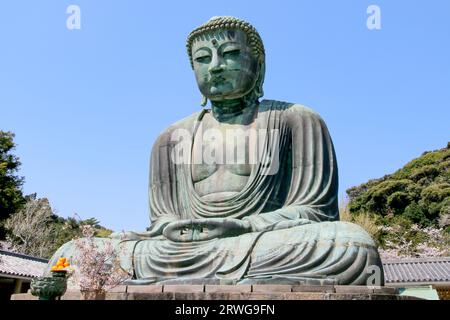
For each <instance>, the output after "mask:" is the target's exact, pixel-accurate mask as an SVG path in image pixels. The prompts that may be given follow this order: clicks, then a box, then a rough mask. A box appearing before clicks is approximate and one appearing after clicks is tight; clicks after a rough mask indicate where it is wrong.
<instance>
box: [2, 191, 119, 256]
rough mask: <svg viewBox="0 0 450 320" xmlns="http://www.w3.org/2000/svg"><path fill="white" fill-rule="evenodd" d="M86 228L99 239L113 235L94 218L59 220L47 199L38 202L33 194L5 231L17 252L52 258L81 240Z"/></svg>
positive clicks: (28, 197)
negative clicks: (72, 242) (91, 230)
mask: <svg viewBox="0 0 450 320" xmlns="http://www.w3.org/2000/svg"><path fill="white" fill-rule="evenodd" d="M86 225H90V226H92V228H93V230H94V232H95V236H97V237H107V236H108V235H110V234H111V232H112V231H111V230H108V229H105V228H103V227H102V226H100V224H99V221H98V220H97V219H95V218H89V219H85V220H82V219H81V218H80V217H79V216H78V215H75V217H69V218H63V217H60V216H58V215H56V214H55V213H54V212H53V210H52V208H51V206H50V203H49V201H48V199H46V198H42V199H37V198H36V194H33V195H30V196H27V202H26V204H25V205H24V206H23V208H22V209H21V210H19V211H18V212H17V213H15V214H13V215H11V217H10V218H9V219H8V220H7V221H6V223H5V228H6V231H7V242H8V244H9V246H10V247H11V248H12V249H13V250H14V251H17V252H20V253H24V254H29V255H32V256H38V257H44V258H50V257H51V256H52V255H53V253H54V252H55V251H56V250H57V249H58V248H59V247H60V246H62V245H63V244H64V243H66V242H69V241H71V240H72V239H74V238H79V237H80V236H82V227H83V226H86Z"/></svg>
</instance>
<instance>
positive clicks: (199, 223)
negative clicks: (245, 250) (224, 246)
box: [163, 218, 251, 242]
mask: <svg viewBox="0 0 450 320" xmlns="http://www.w3.org/2000/svg"><path fill="white" fill-rule="evenodd" d="M248 232H251V226H250V223H249V222H248V221H242V220H239V219H228V218H204V219H195V220H180V221H175V222H171V223H169V224H168V225H167V226H166V228H165V229H164V231H163V235H164V236H165V237H166V238H167V239H169V240H172V241H176V242H192V241H205V240H211V239H216V238H226V237H235V236H238V235H241V234H244V233H248Z"/></svg>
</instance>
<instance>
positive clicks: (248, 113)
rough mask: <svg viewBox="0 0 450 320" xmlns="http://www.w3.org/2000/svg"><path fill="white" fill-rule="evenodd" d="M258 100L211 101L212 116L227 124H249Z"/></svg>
mask: <svg viewBox="0 0 450 320" xmlns="http://www.w3.org/2000/svg"><path fill="white" fill-rule="evenodd" d="M258 105H259V101H258V100H255V101H248V100H246V99H236V100H224V101H211V110H212V114H213V117H214V118H215V119H216V120H217V121H219V122H226V123H229V124H249V123H251V122H252V120H253V118H254V115H255V111H256V110H257V109H258Z"/></svg>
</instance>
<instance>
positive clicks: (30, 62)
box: [0, 0, 450, 230]
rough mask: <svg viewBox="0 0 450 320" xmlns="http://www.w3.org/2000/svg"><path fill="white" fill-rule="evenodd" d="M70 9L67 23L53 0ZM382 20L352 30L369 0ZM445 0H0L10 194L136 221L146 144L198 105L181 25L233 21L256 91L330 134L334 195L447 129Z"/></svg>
mask: <svg viewBox="0 0 450 320" xmlns="http://www.w3.org/2000/svg"><path fill="white" fill-rule="evenodd" d="M70 4H77V5H79V6H80V8H81V30H68V29H67V28H66V19H67V17H68V15H67V14H66V8H67V6H69V5H70ZM371 4H376V5H378V6H379V7H380V8H381V19H382V29H381V30H376V31H370V30H368V29H367V27H366V19H367V16H368V15H367V13H366V9H367V7H368V6H369V5H371ZM449 12H450V1H448V0H427V1H425V0H417V1H406V0H403V1H400V0H396V1H392V0H389V1H388V0H385V1H381V0H372V1H365V0H345V1H344V0H341V1H335V0H329V1H324V0H320V1H318V0H314V1H313V0H310V1H299V0H295V1H294V0H293V1H282V0H277V1H258V2H254V1H242V0H239V1H233V0H227V1H194V0H190V1H177V2H175V1H170V0H169V1H143V0H142V1H137V0H127V1H125V0H117V1H111V0H109V1H106V0H103V1H100V0H96V1H91V0H90V1H88V0H71V1H65V0H53V1H50V0H47V1H44V0H41V1H24V0H14V1H2V3H1V4H0V41H1V45H0V50H1V51H0V129H2V130H11V131H13V132H15V133H16V142H17V144H18V147H17V149H16V154H17V155H18V156H19V157H20V158H21V161H22V163H23V164H22V167H21V170H20V174H21V175H23V176H25V179H26V183H25V185H24V191H25V192H26V193H33V192H37V193H38V196H39V197H48V198H49V199H50V202H51V204H52V206H53V207H54V209H56V210H57V212H58V213H59V214H60V215H62V216H70V215H72V214H73V213H74V212H77V213H78V214H79V215H80V216H81V217H82V218H89V217H96V218H97V219H99V220H100V221H101V223H102V224H103V225H104V226H106V227H109V228H112V229H114V230H122V229H126V230H144V229H145V227H147V226H148V225H149V220H148V213H149V212H148V203H147V201H148V200H147V183H148V162H149V155H150V149H151V147H152V145H153V142H154V141H155V138H156V137H157V135H158V134H159V133H160V132H161V131H162V130H163V129H164V128H166V127H167V126H168V125H170V124H171V123H173V122H175V121H176V120H179V119H181V118H183V117H185V116H187V115H189V114H191V113H193V112H195V111H197V110H199V109H200V94H199V92H198V90H197V87H196V83H195V79H194V76H193V73H192V71H191V69H190V65H189V62H188V59H187V56H186V52H185V38H186V36H187V34H188V33H189V32H190V31H191V30H192V29H193V28H194V27H197V26H198V25H200V24H201V23H203V22H205V21H206V20H208V19H209V18H210V17H211V16H215V15H234V16H237V17H240V18H243V19H246V20H248V21H249V22H251V23H252V24H254V26H255V27H256V28H257V29H258V31H259V32H260V34H261V36H262V38H263V40H264V44H265V47H266V54H267V72H266V81H265V87H264V88H265V98H268V99H278V100H283V101H289V102H296V103H301V104H304V105H307V106H309V107H311V108H313V109H314V110H316V111H317V112H318V113H320V114H321V115H322V117H323V118H324V119H325V121H326V123H327V125H328V128H329V130H330V132H331V135H332V137H333V140H334V143H335V147H336V152H337V156H338V164H339V170H340V194H341V196H343V195H344V194H345V190H346V189H347V188H348V187H351V186H354V185H357V184H360V183H362V182H365V181H367V180H368V179H372V178H378V177H381V176H383V175H385V174H388V173H392V172H393V171H395V170H396V169H398V168H400V167H401V166H403V165H404V164H405V163H407V162H408V161H410V160H411V159H413V158H415V157H417V156H419V155H420V154H421V153H422V152H423V151H426V150H434V149H439V148H442V147H444V146H445V145H446V144H447V141H449V140H450V41H449V40H450V19H449Z"/></svg>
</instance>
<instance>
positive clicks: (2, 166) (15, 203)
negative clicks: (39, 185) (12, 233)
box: [0, 130, 25, 240]
mask: <svg viewBox="0 0 450 320" xmlns="http://www.w3.org/2000/svg"><path fill="white" fill-rule="evenodd" d="M15 146H16V145H15V144H14V134H13V133H11V132H4V131H1V130H0V240H1V239H5V236H6V232H5V229H4V222H5V220H6V219H8V218H9V216H10V215H11V214H13V213H15V212H17V211H18V210H20V209H21V207H22V206H23V205H24V203H25V198H24V196H23V194H22V184H23V181H24V180H23V178H22V177H19V176H17V171H18V169H19V167H20V161H19V158H18V157H17V156H15V155H14V154H12V151H13V150H14V148H15Z"/></svg>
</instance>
